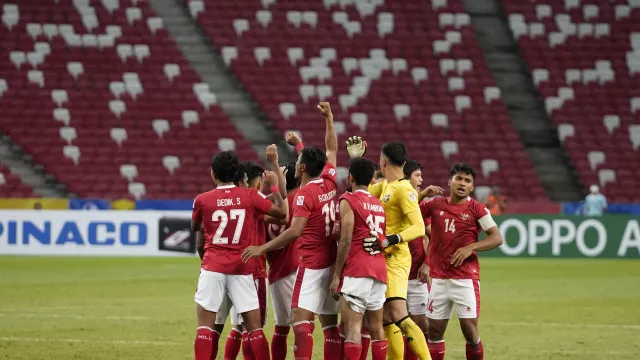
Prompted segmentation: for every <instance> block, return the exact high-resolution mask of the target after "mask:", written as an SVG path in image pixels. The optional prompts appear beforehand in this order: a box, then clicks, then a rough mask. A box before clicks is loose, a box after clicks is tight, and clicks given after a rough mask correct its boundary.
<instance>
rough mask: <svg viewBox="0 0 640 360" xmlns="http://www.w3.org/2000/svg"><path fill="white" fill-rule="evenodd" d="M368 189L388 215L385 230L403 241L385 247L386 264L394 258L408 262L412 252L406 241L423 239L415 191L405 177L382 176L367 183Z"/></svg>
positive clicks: (409, 264)
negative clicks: (394, 179) (390, 179)
mask: <svg viewBox="0 0 640 360" xmlns="http://www.w3.org/2000/svg"><path fill="white" fill-rule="evenodd" d="M369 193H371V195H373V196H375V197H377V198H379V199H380V202H382V206H383V207H384V212H385V216H386V218H387V223H386V225H387V234H399V235H400V236H401V237H402V243H400V244H397V245H394V246H390V247H389V248H388V249H386V252H387V265H390V263H393V262H396V263H401V264H403V265H407V266H409V267H410V266H411V254H410V253H409V245H408V244H407V242H409V241H412V240H415V239H422V236H424V221H423V220H422V216H421V215H420V207H419V205H418V192H417V191H416V190H415V189H414V188H413V187H412V186H411V183H410V182H409V180H407V179H400V180H396V181H393V182H391V183H389V182H387V180H384V181H382V182H380V183H377V184H373V185H369Z"/></svg>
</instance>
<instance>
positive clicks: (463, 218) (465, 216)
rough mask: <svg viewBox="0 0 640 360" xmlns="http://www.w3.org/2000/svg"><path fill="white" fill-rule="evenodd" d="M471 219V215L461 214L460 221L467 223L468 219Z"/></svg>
mask: <svg viewBox="0 0 640 360" xmlns="http://www.w3.org/2000/svg"><path fill="white" fill-rule="evenodd" d="M468 218H469V214H464V213H463V214H460V219H462V220H463V221H467V219H468Z"/></svg>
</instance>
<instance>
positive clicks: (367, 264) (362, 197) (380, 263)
mask: <svg viewBox="0 0 640 360" xmlns="http://www.w3.org/2000/svg"><path fill="white" fill-rule="evenodd" d="M343 200H345V201H347V202H348V203H349V206H350V207H351V210H352V211H353V217H354V219H353V220H354V222H353V234H352V238H351V248H350V249H349V256H348V257H347V262H346V264H345V267H344V271H343V273H342V274H343V276H351V277H372V278H374V279H377V280H379V281H382V282H385V283H386V282H387V265H386V262H385V259H384V254H382V253H380V254H377V255H374V256H371V255H370V254H369V253H368V252H367V251H365V249H364V247H363V241H364V239H365V238H367V237H369V236H371V235H370V231H376V232H377V233H379V234H381V235H384V234H385V228H386V225H385V223H386V222H385V212H384V208H383V207H382V204H381V203H380V200H378V199H377V198H375V197H374V196H372V195H371V194H369V193H368V192H366V191H362V190H358V191H354V192H353V193H348V192H347V193H345V194H343V195H342V196H341V197H340V201H343Z"/></svg>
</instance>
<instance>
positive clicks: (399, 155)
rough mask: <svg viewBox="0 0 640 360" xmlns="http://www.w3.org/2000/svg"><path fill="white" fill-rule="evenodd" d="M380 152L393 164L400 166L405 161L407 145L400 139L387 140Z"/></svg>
mask: <svg viewBox="0 0 640 360" xmlns="http://www.w3.org/2000/svg"><path fill="white" fill-rule="evenodd" d="M382 154H383V155H384V156H385V157H386V158H387V159H389V161H390V162H391V164H393V165H395V166H402V165H403V164H404V163H405V162H406V161H407V147H406V146H404V143H403V142H401V141H389V142H388V143H385V144H384V145H382Z"/></svg>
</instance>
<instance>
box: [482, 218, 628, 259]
mask: <svg viewBox="0 0 640 360" xmlns="http://www.w3.org/2000/svg"><path fill="white" fill-rule="evenodd" d="M494 219H495V220H496V223H497V224H498V227H499V228H500V231H501V232H502V235H503V236H504V240H505V242H504V244H502V246H500V247H499V248H497V249H495V250H491V251H487V252H485V253H482V254H481V256H508V257H563V258H634V259H638V258H640V224H639V222H638V221H639V219H638V217H634V216H624V215H610V216H601V217H584V216H551V215H541V216H524V215H505V216H495V217H494Z"/></svg>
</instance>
